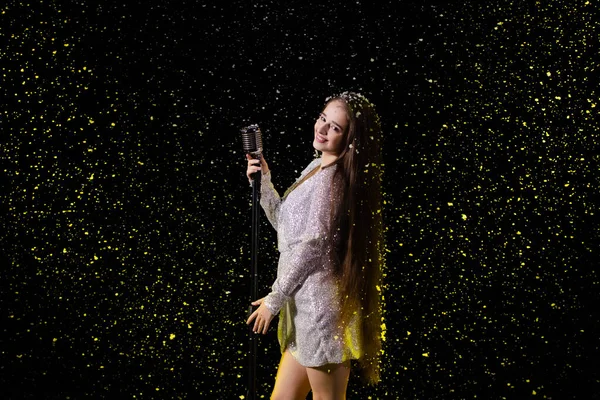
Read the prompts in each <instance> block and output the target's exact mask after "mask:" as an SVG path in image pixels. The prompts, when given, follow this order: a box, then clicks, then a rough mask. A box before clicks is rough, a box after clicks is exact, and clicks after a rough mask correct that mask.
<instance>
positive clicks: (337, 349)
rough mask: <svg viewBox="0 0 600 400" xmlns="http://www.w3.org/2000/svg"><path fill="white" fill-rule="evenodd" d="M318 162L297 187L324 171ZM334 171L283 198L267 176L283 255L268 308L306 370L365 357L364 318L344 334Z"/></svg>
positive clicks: (270, 214) (266, 191)
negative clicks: (333, 233)
mask: <svg viewBox="0 0 600 400" xmlns="http://www.w3.org/2000/svg"><path fill="white" fill-rule="evenodd" d="M320 164H321V159H320V158H317V159H315V160H313V161H312V162H311V163H310V164H309V165H308V167H306V168H305V169H304V170H303V171H302V173H301V174H300V177H299V178H298V180H297V181H296V183H295V184H297V183H298V182H299V181H300V180H302V179H303V178H304V177H305V176H306V175H307V174H309V173H310V172H311V171H313V170H314V169H315V168H318V167H319V165H320ZM336 168H337V166H336V165H332V166H330V167H327V168H323V169H321V170H320V171H318V172H317V173H315V174H314V175H312V176H310V177H309V178H307V179H306V180H305V181H304V182H302V183H301V184H300V185H299V186H297V187H296V188H294V189H293V190H291V191H290V192H289V194H288V195H287V196H286V197H284V198H281V197H280V196H279V194H278V193H277V191H276V190H275V188H274V187H273V184H272V182H271V174H270V172H269V173H267V174H264V175H262V185H261V200H260V203H261V205H262V207H263V209H264V210H265V213H266V215H267V218H268V219H269V221H270V222H271V224H272V225H273V227H274V228H275V230H276V231H277V242H278V250H279V252H280V257H279V264H278V267H277V279H276V280H275V282H274V283H273V286H272V288H271V290H272V291H271V292H270V293H269V294H268V295H267V297H266V298H265V301H264V304H265V306H266V307H267V308H268V309H269V311H271V313H272V314H274V315H276V314H278V313H279V326H278V330H277V337H278V339H279V344H280V346H281V352H282V353H283V352H284V351H285V350H286V349H289V350H290V352H291V354H292V355H293V356H294V358H295V359H296V360H297V361H298V362H299V363H300V364H301V365H303V366H305V367H319V366H323V365H326V364H331V363H341V362H344V361H347V360H350V359H358V358H360V357H361V355H362V348H361V347H362V346H361V342H362V341H361V338H360V337H359V329H358V322H359V318H360V315H359V313H355V314H354V317H353V319H352V320H351V321H350V322H349V323H348V325H346V326H345V327H344V329H342V328H340V326H339V321H338V318H337V317H338V315H339V313H340V301H339V299H338V289H337V288H338V285H337V280H336V278H335V276H334V274H333V270H332V266H331V262H330V261H331V260H332V259H333V258H332V255H333V249H334V239H333V238H330V237H329V224H330V221H331V207H332V199H333V201H335V197H334V196H339V193H335V187H338V186H336V185H334V181H333V179H334V172H335V169H336Z"/></svg>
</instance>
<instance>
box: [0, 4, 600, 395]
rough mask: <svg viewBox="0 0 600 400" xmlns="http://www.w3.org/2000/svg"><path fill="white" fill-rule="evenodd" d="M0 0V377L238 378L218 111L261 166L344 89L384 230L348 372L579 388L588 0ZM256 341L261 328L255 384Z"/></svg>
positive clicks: (572, 391) (388, 380)
mask: <svg viewBox="0 0 600 400" xmlns="http://www.w3.org/2000/svg"><path fill="white" fill-rule="evenodd" d="M0 10H1V11H0V37H1V38H2V43H3V45H2V46H1V49H0V57H1V58H0V61H1V65H0V68H1V84H0V96H1V97H0V98H1V99H2V100H1V101H2V103H1V104H0V106H1V110H0V130H1V138H0V140H1V142H0V143H1V159H2V191H1V195H2V202H1V206H2V219H1V221H2V225H1V227H0V231H1V232H2V233H1V235H0V254H1V257H2V258H1V262H2V265H1V271H2V272H1V273H2V275H1V276H0V293H1V302H2V303H1V310H2V313H1V315H2V322H1V326H2V328H1V329H2V336H1V343H0V356H1V363H0V391H1V392H2V397H3V398H7V399H25V398H36V399H37V398H44V399H54V398H56V399H59V398H60V399H67V398H70V399H79V398H137V399H139V398H144V399H145V398H165V399H166V398H169V399H171V398H222V399H230V398H231V399H233V398H235V399H238V398H241V397H240V396H243V395H245V394H246V373H247V366H246V365H247V362H246V357H247V334H248V332H247V329H246V327H245V324H244V317H245V311H246V308H247V305H248V302H249V301H250V298H249V297H248V294H249V291H250V281H249V274H248V271H249V264H250V263H249V245H250V240H249V239H250V238H249V233H250V221H249V219H250V194H251V191H250V188H249V187H248V184H247V181H246V178H245V175H244V173H245V160H244V154H243V153H242V151H241V138H240V135H239V129H240V128H241V127H243V126H245V125H248V124H250V123H258V124H259V125H260V126H261V128H262V130H263V135H264V142H265V158H266V159H267V160H268V161H269V164H270V167H271V170H272V171H273V176H274V181H275V183H276V186H277V188H278V189H279V190H280V191H281V192H283V190H285V188H286V187H287V186H289V185H290V184H291V183H292V182H293V180H294V179H295V178H296V177H297V176H298V174H299V172H300V171H301V170H302V169H303V168H304V167H305V166H306V165H307V164H308V163H309V162H310V160H311V159H312V157H313V152H314V151H313V149H312V146H311V143H312V125H313V121H314V118H315V117H316V115H317V114H318V113H319V112H320V111H321V108H322V106H323V104H324V101H325V98H326V97H328V96H330V95H332V94H334V93H339V92H341V91H344V90H353V91H357V92H360V93H362V94H364V95H365V96H367V97H368V98H369V99H370V100H371V101H372V102H373V103H375V104H376V106H377V110H378V112H379V114H380V116H381V118H382V124H383V130H384V136H385V138H384V140H385V148H384V159H385V182H384V191H385V206H384V210H383V212H384V219H385V225H386V229H387V231H386V238H387V250H388V253H387V266H386V270H385V273H386V276H385V285H384V295H385V319H384V322H385V327H386V331H385V338H386V341H385V348H384V350H385V353H384V355H383V376H382V382H381V383H380V384H379V385H378V386H376V387H363V386H361V384H360V382H359V381H358V379H357V377H356V376H355V375H353V376H352V377H351V380H350V385H349V393H348V398H351V399H355V398H356V399H359V398H360V399H363V398H364V399H367V398H373V399H375V398H377V399H396V398H406V399H466V398H479V399H502V398H507V399H513V398H546V399H568V398H593V397H594V396H595V394H594V393H597V392H598V389H599V384H598V382H599V379H600V374H599V371H598V368H599V367H598V362H597V357H598V355H599V354H598V328H599V322H598V316H597V313H596V308H597V304H598V293H597V292H598V274H597V272H596V269H597V265H598V263H597V257H598V254H597V253H598V245H597V243H598V239H599V235H598V233H599V229H600V227H599V224H598V221H597V219H598V218H597V215H598V196H597V193H598V183H599V176H600V175H599V173H598V146H597V143H598V140H599V138H598V128H599V126H598V116H597V114H598V111H597V110H598V91H597V85H595V84H593V79H592V77H593V76H594V74H597V69H598V63H597V59H596V58H597V54H598V50H599V46H598V28H599V26H598V25H599V22H598V21H600V18H599V17H600V15H599V12H598V7H597V5H596V4H595V2H586V1H572V2H567V1H549V2H535V1H524V2H507V1H496V2H494V1H492V2H485V4H482V5H475V3H474V2H468V3H467V2H441V1H439V2H432V1H422V2H411V1H403V2H391V1H388V2H383V3H376V4H369V3H367V2H363V1H353V2H340V3H339V4H336V3H331V2H327V3H324V2H323V3H316V2H312V1H309V2H307V1H302V2H301V1H287V2H280V3H279V2H266V1H265V2H261V1H256V2H242V1H238V2H233V1H232V2H226V1H220V2H216V1H215V2H192V1H180V2H167V1H162V2H160V1H154V0H150V1H145V2H141V1H135V2H127V3H125V2H109V1H102V2H99V3H92V2H83V1H81V2H67V1H31V2H26V1H21V2H17V1H9V2H8V4H6V5H3V6H1V7H0ZM262 222H263V224H262V230H261V242H260V243H261V255H260V270H261V280H260V285H261V288H260V291H261V293H265V294H266V293H267V291H268V288H269V286H270V284H271V283H272V281H273V279H274V276H275V267H276V263H277V251H276V248H275V234H274V232H273V230H272V228H271V227H270V225H268V223H267V222H266V219H263V221H262ZM278 360H279V353H278V346H277V344H276V337H275V332H274V329H271V332H270V333H269V334H268V335H266V336H265V337H261V339H260V342H259V370H258V376H259V382H260V393H259V394H260V395H262V396H264V398H268V395H269V393H270V390H271V388H272V385H273V382H274V377H275V372H276V367H277V363H278ZM584 393H587V394H586V395H584Z"/></svg>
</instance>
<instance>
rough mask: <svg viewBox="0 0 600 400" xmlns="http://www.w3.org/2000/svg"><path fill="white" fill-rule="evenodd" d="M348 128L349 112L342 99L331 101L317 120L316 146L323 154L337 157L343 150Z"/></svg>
mask: <svg viewBox="0 0 600 400" xmlns="http://www.w3.org/2000/svg"><path fill="white" fill-rule="evenodd" d="M347 128H348V114H347V113H346V109H345V108H344V105H343V104H342V103H341V102H340V101H332V102H330V103H329V104H327V106H326V107H325V109H324V110H323V111H322V112H321V114H319V117H318V118H317V121H316V122H315V139H314V141H313V146H314V148H315V149H316V150H319V151H321V152H322V153H323V155H327V156H335V157H337V156H338V155H339V154H340V153H341V152H342V146H343V142H344V136H345V135H346V131H347V130H348V129H347Z"/></svg>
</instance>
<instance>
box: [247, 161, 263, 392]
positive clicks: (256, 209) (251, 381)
mask: <svg viewBox="0 0 600 400" xmlns="http://www.w3.org/2000/svg"><path fill="white" fill-rule="evenodd" d="M252 157H253V158H255V159H256V158H258V159H259V158H260V155H258V156H256V155H254V154H253V155H252ZM252 178H253V179H252V247H251V263H252V272H251V275H252V287H251V294H250V295H251V301H255V300H257V299H258V235H259V227H260V178H261V171H258V172H255V173H254V175H253V177H252ZM250 314H252V305H250V308H249V310H248V316H250ZM248 332H249V334H250V343H249V345H250V357H249V373H248V393H247V396H246V399H250V400H256V356H257V348H258V340H257V338H258V336H257V335H256V334H255V333H254V332H253V331H252V325H250V330H249V331H248Z"/></svg>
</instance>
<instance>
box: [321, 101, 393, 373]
mask: <svg viewBox="0 0 600 400" xmlns="http://www.w3.org/2000/svg"><path fill="white" fill-rule="evenodd" d="M333 101H336V102H339V103H341V104H342V105H343V106H344V107H345V109H346V113H347V115H348V122H349V124H348V130H347V132H346V136H345V143H344V148H343V149H342V151H341V153H340V155H339V156H338V158H337V159H336V161H334V162H333V163H332V165H333V164H337V165H338V167H337V168H336V172H335V175H336V176H334V181H336V180H337V181H338V182H341V185H342V188H341V189H342V190H341V199H340V202H339V204H338V206H337V207H333V208H332V212H333V221H334V223H333V224H332V225H331V226H332V228H331V229H332V230H333V231H332V232H331V236H330V237H338V238H339V240H338V241H337V242H338V243H339V246H338V248H337V249H336V250H337V256H338V261H339V262H337V263H335V265H334V268H335V272H336V275H337V277H338V278H339V294H340V299H341V305H342V309H341V310H342V312H341V315H340V322H341V325H342V326H344V327H345V326H346V325H347V323H348V322H349V321H350V319H351V318H352V316H353V315H354V314H355V312H357V310H359V316H360V317H361V319H360V325H359V326H360V332H359V334H360V336H361V342H362V348H363V354H362V357H361V358H360V359H359V368H360V369H361V375H362V377H363V378H364V380H365V381H366V382H368V383H377V382H379V377H380V365H379V358H380V354H381V339H382V318H381V317H382V310H381V275H382V269H383V265H384V252H385V248H384V237H383V221H382V204H381V202H382V200H381V178H382V173H383V164H382V155H381V147H382V144H381V142H382V133H381V125H380V120H379V117H378V115H377V113H376V112H375V107H374V105H373V104H372V103H370V102H369V101H368V100H367V99H366V98H365V97H364V96H362V95H360V94H357V93H353V92H344V93H342V94H340V95H338V96H334V97H332V98H330V99H328V100H327V102H326V105H327V104H329V103H330V102H333Z"/></svg>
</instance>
